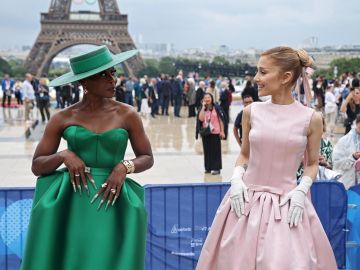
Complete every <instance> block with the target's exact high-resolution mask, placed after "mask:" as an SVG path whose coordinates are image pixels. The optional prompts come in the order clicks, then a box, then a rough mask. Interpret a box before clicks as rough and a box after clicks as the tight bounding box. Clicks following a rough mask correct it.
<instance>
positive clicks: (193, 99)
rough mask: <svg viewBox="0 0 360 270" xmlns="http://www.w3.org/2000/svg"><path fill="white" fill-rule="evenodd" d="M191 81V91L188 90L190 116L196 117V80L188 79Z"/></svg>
mask: <svg viewBox="0 0 360 270" xmlns="http://www.w3.org/2000/svg"><path fill="white" fill-rule="evenodd" d="M187 81H188V83H189V91H188V92H187V95H188V101H189V115H188V116H189V117H195V116H196V112H195V108H196V90H195V81H194V79H193V78H189V79H187Z"/></svg>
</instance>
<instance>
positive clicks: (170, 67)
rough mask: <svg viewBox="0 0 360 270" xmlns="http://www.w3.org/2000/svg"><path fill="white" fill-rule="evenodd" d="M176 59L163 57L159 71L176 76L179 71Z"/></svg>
mask: <svg viewBox="0 0 360 270" xmlns="http://www.w3.org/2000/svg"><path fill="white" fill-rule="evenodd" d="M175 62H176V59H175V58H172V57H168V56H167V57H163V58H161V60H160V62H159V71H160V72H161V73H166V74H169V75H176V73H177V70H176V67H175V64H176V63H175Z"/></svg>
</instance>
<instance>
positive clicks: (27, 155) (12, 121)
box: [0, 102, 343, 187]
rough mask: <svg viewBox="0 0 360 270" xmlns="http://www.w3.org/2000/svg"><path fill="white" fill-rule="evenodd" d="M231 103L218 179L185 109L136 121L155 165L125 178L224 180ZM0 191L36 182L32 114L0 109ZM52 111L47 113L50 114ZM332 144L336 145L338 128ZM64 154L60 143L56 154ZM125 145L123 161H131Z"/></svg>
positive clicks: (231, 146) (234, 151)
mask: <svg viewBox="0 0 360 270" xmlns="http://www.w3.org/2000/svg"><path fill="white" fill-rule="evenodd" d="M241 108H242V107H241V105H240V104H238V103H237V102H235V104H234V105H232V107H231V109H230V117H231V122H230V125H229V134H230V136H229V139H228V140H227V141H222V152H223V156H222V157H223V170H222V171H221V175H217V176H213V175H208V174H207V175H205V174H204V165H203V155H202V143H201V140H195V118H187V117H186V115H187V108H186V107H182V109H181V115H182V118H175V117H173V116H172V113H171V112H170V116H169V117H167V116H157V117H156V118H155V119H153V118H151V117H150V116H146V117H145V116H144V117H142V119H143V123H144V127H145V131H146V133H147V135H148V137H149V139H150V142H151V146H152V150H153V153H154V158H155V163H154V166H153V168H151V169H150V170H148V171H146V172H143V173H140V174H134V175H132V176H131V177H132V178H133V179H134V180H136V181H138V182H139V183H141V184H143V185H145V184H165V183H166V184H175V183H198V182H219V181H227V180H228V179H229V177H231V174H232V168H233V166H234V163H235V161H236V158H237V156H238V154H239V151H240V148H239V146H238V145H237V143H236V141H235V138H234V136H233V135H232V128H233V121H234V120H235V117H236V114H237V113H238V112H239V111H240V110H241ZM0 110H1V113H0V167H1V172H2V173H1V174H0V186H1V187H31V186H34V185H35V181H36V177H35V176H34V175H33V174H32V172H31V160H32V155H33V153H34V151H35V148H36V146H37V144H38V142H39V140H40V138H41V136H42V134H43V131H44V129H45V126H46V125H45V124H42V123H41V121H38V120H37V119H40V115H39V113H38V112H37V111H35V112H33V121H32V122H30V123H25V121H23V118H24V115H23V114H24V110H23V108H21V107H20V108H0ZM55 112H56V110H54V109H53V110H52V113H55ZM337 132H338V133H339V134H338V135H336V136H335V137H333V138H332V139H333V140H334V141H336V140H337V138H338V137H339V136H341V134H343V129H342V128H339V129H338V130H337ZM62 149H66V141H64V140H62V141H61V144H60V148H59V150H62ZM133 157H134V154H133V152H132V149H131V145H130V143H129V144H128V148H127V150H126V155H125V158H127V159H128V158H133Z"/></svg>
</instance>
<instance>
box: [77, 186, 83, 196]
mask: <svg viewBox="0 0 360 270" xmlns="http://www.w3.org/2000/svg"><path fill="white" fill-rule="evenodd" d="M77 187H78V189H79V192H80V196H81V195H82V190H81V185H78V186H77Z"/></svg>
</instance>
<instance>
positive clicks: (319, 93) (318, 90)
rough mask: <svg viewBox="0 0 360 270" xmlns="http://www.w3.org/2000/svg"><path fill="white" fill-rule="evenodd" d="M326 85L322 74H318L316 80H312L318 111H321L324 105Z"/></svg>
mask: <svg viewBox="0 0 360 270" xmlns="http://www.w3.org/2000/svg"><path fill="white" fill-rule="evenodd" d="M326 87H327V85H326V81H325V80H324V77H323V76H319V77H318V78H317V80H316V81H314V82H313V91H314V96H315V97H316V100H317V105H316V108H317V109H318V110H319V111H322V109H323V107H324V101H325V89H326Z"/></svg>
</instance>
